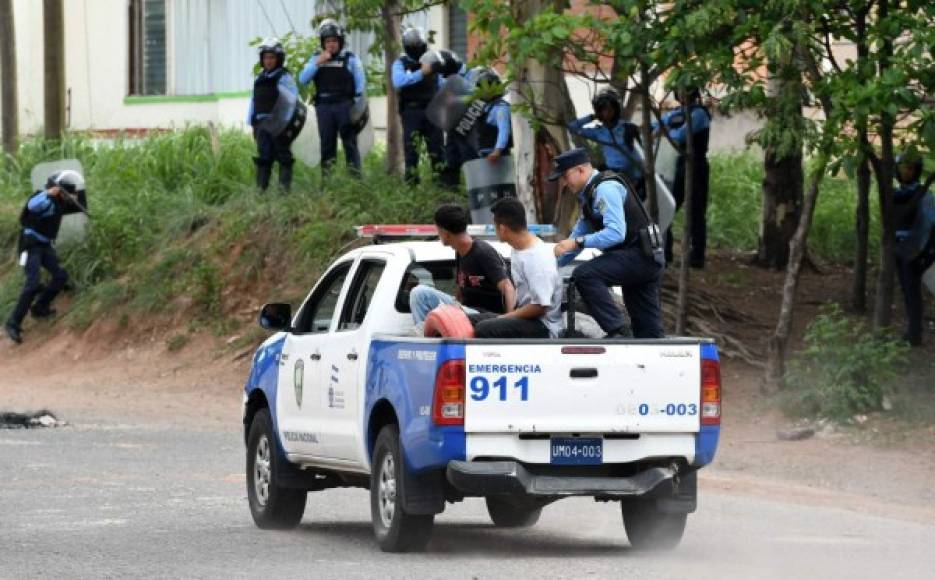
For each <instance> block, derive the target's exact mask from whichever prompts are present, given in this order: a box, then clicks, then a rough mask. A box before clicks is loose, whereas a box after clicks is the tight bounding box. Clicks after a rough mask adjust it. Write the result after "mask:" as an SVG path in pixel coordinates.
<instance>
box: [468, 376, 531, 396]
mask: <svg viewBox="0 0 935 580" xmlns="http://www.w3.org/2000/svg"><path fill="white" fill-rule="evenodd" d="M507 384H508V383H507V380H506V377H500V378H499V379H497V380H495V381H493V382H492V383H491V382H490V380H488V379H487V377H481V376H477V377H474V378H472V379H471V385H470V387H471V400H474V401H484V400H486V399H487V398H488V397H491V395H494V394H496V396H497V399H498V400H500V401H506V400H507V395H508V393H509V392H510V389H508V388H507ZM512 387H513V388H512V390H513V391H519V400H520V401H528V400H529V377H521V378H520V379H519V380H518V381H516V382H515V383H513V385H512Z"/></svg>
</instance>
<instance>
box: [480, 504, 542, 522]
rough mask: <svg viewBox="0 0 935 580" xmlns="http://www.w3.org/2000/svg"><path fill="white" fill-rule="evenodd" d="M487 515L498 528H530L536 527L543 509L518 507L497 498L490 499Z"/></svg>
mask: <svg viewBox="0 0 935 580" xmlns="http://www.w3.org/2000/svg"><path fill="white" fill-rule="evenodd" d="M486 499H487V513H488V514H490V519H491V520H493V523H494V525H495V526H497V527H498V528H528V527H530V526H534V525H536V522H538V521H539V516H540V515H542V508H541V507H537V508H528V507H523V506H518V505H516V504H514V503H511V502H509V501H507V500H504V499H500V498H497V497H488V498H486Z"/></svg>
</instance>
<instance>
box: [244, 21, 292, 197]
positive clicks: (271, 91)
mask: <svg viewBox="0 0 935 580" xmlns="http://www.w3.org/2000/svg"><path fill="white" fill-rule="evenodd" d="M258 52H259V56H260V66H261V67H262V68H263V70H261V71H260V74H259V75H257V77H256V80H255V81H254V82H253V97H252V98H251V99H250V108H249V109H248V112H247V123H248V124H249V125H250V126H251V127H253V138H254V140H255V141H256V148H257V156H256V157H254V158H253V161H254V163H255V164H256V185H257V188H259V189H260V191H265V190H266V189H267V188H268V187H269V180H270V177H271V176H272V173H273V163H274V162H277V161H278V162H279V185H280V186H281V187H282V188H283V190H286V191H288V190H289V187H290V186H291V185H292V165H293V164H294V163H295V159H294V158H293V157H292V151H291V150H290V145H291V144H292V140H293V139H295V136H296V135H298V131H296V130H292V131H290V130H289V125H290V123H295V122H298V123H300V124H299V125H298V129H299V130H300V129H301V125H302V124H304V123H305V106H304V105H303V104H302V103H301V102H300V101H299V89H298V87H296V84H295V79H293V78H292V75H290V74H289V71H287V70H286V68H285V66H284V64H285V60H286V51H285V49H283V46H282V43H281V42H279V40H278V39H276V38H268V39H266V40H264V41H263V42H262V43H261V44H260V47H259V48H258ZM297 117H300V119H299V118H297Z"/></svg>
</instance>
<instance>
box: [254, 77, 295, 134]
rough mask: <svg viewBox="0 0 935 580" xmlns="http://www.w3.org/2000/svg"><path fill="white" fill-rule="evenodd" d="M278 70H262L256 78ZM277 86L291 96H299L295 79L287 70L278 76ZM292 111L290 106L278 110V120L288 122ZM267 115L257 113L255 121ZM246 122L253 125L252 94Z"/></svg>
mask: <svg viewBox="0 0 935 580" xmlns="http://www.w3.org/2000/svg"><path fill="white" fill-rule="evenodd" d="M278 70H279V69H278V68H276V69H273V70H271V71H267V70H263V71H261V72H260V74H259V75H258V76H257V78H259V77H262V76H267V77H268V76H271V75H273V74H275V73H276V72H277V71H278ZM277 86H278V87H279V89H280V90H283V89H285V90H286V91H288V92H290V93H292V94H293V96H296V97H298V96H299V87H298V86H296V84H295V79H293V78H292V75H291V74H289V72H288V71H286V73H285V74H283V75H282V76H281V77H279V82H278V83H277ZM294 112H295V111H293V110H292V109H291V108H289V109H286V110H281V111H279V115H280V117H281V118H280V119H279V121H281V122H283V123H288V122H289V120H290V119H291V118H292V114H293V113H294ZM267 115H268V113H266V114H260V115H257V121H262V120H263V119H264V118H265V117H266V116H267ZM247 124H248V125H253V97H252V96H251V97H250V106H249V108H247Z"/></svg>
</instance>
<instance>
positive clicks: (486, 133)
mask: <svg viewBox="0 0 935 580" xmlns="http://www.w3.org/2000/svg"><path fill="white" fill-rule="evenodd" d="M500 104H506V101H504V100H503V99H495V100H493V101H491V102H490V103H488V104H487V106H486V107H484V114H483V115H481V117H480V119H477V120H476V121H475V126H476V127H477V133H478V135H477V144H478V147H479V148H480V149H493V148H494V147H496V145H497V135H498V133H499V131H498V130H497V126H496V125H491V124H490V123H488V122H487V115H489V114H490V111H492V110H493V108H494V107H495V106H497V105H500ZM511 149H513V131H510V139H509V141H507V143H506V148H505V149H504V150H503V152H504V153H507V152H508V151H510V150H511Z"/></svg>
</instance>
